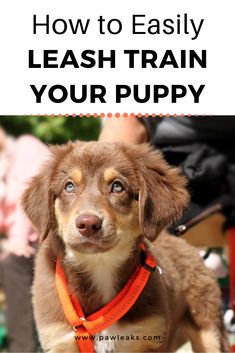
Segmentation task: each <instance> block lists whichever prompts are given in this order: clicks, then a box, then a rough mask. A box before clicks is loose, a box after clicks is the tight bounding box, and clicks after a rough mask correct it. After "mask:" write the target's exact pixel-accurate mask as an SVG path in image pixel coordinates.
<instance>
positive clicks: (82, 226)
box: [76, 214, 102, 237]
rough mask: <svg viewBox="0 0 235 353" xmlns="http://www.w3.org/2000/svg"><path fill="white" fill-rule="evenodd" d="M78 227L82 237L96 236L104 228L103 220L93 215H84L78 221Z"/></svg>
mask: <svg viewBox="0 0 235 353" xmlns="http://www.w3.org/2000/svg"><path fill="white" fill-rule="evenodd" d="M76 227H77V229H78V230H79V233H80V234H81V235H84V236H85V237H90V236H94V235H95V234H96V233H97V232H98V231H99V230H100V229H101V227H102V219H100V218H99V217H97V216H95V215H92V214H82V215H80V216H79V217H78V218H77V219H76Z"/></svg>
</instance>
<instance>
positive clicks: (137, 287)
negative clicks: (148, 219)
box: [55, 244, 156, 353]
mask: <svg viewBox="0 0 235 353" xmlns="http://www.w3.org/2000/svg"><path fill="white" fill-rule="evenodd" d="M141 247H142V248H145V246H144V244H142V245H141ZM145 254H146V259H145V263H144V264H143V265H139V266H138V267H137V269H136V270H135V272H134V273H133V275H132V276H131V278H130V280H129V281H128V282H127V284H126V285H125V286H124V288H123V289H122V290H121V292H120V293H119V294H118V295H117V296H116V297H115V298H114V299H113V300H112V301H111V302H110V303H108V304H107V305H105V306H104V307H103V308H101V309H100V310H98V311H97V312H95V313H93V314H91V315H89V316H87V317H86V318H85V315H84V312H83V310H82V307H81V305H80V303H79V301H78V298H77V297H76V295H75V294H70V291H69V288H68V284H67V280H66V277H65V273H64V271H63V268H62V266H61V264H60V261H59V259H57V262H56V276H55V278H56V290H57V293H58V296H59V300H60V303H61V305H62V308H63V312H64V315H65V317H66V320H67V321H68V323H69V324H70V325H71V326H72V327H73V329H74V330H75V337H76V342H77V344H78V346H79V350H80V351H81V352H82V353H83V352H92V353H93V352H94V345H93V342H92V339H91V337H90V336H91V335H95V334H97V333H99V332H101V331H102V330H104V329H106V328H108V327H109V326H111V325H112V324H114V323H115V322H116V321H118V320H119V319H120V318H121V317H123V316H124V315H125V314H126V313H127V312H128V311H129V310H130V308H131V307H132V306H133V305H134V303H135V302H136V300H137V299H138V297H139V296H140V294H141V292H142V290H143V289H144V287H145V285H146V283H147V281H148V279H149V276H150V274H151V272H153V271H154V269H155V267H156V260H155V259H154V258H153V256H152V255H150V254H149V253H147V252H146V253H145Z"/></svg>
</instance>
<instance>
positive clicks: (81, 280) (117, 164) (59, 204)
mask: <svg viewBox="0 0 235 353" xmlns="http://www.w3.org/2000/svg"><path fill="white" fill-rule="evenodd" d="M51 152H52V156H51V160H50V161H48V163H47V164H46V165H45V166H44V168H43V170H42V171H41V172H40V173H39V174H38V175H37V176H35V177H34V178H33V180H32V183H31V185H30V186H29V188H28V189H27V190H26V192H25V194H24V196H23V207H24V210H25V212H26V214H27V215H28V217H29V219H30V220H31V221H32V223H33V224H34V226H35V227H36V228H37V229H38V231H39V233H40V239H41V242H42V244H41V246H40V249H39V251H38V255H37V259H36V271H35V281H34V285H33V305H34V313H35V320H36V325H37V329H38V332H39V338H40V341H41V344H42V347H43V349H44V351H45V352H50V353H52V352H53V353H54V352H78V351H79V348H78V345H77V342H76V340H75V338H74V333H73V330H72V327H71V326H70V324H69V323H68V321H67V319H66V317H65V315H64V312H63V309H62V306H61V303H60V301H59V297H58V294H57V292H56V285H55V266H56V260H57V259H58V258H59V259H60V262H61V266H62V267H63V270H64V273H65V276H66V279H67V282H68V287H69V288H70V290H71V291H72V292H73V293H75V294H76V297H77V298H78V299H79V302H80V305H81V307H82V308H83V311H84V313H85V316H89V315H91V314H92V313H94V312H96V311H98V310H99V309H101V308H102V307H104V306H105V305H106V304H107V303H109V302H110V301H111V300H112V299H113V298H115V296H117V295H118V293H119V292H120V291H121V290H122V288H123V287H124V286H125V284H126V283H127V282H128V280H129V278H130V277H131V276H132V274H133V272H134V271H135V270H136V268H137V266H138V265H139V264H140V261H141V251H142V250H141V249H140V246H139V244H140V243H141V242H142V241H144V242H145V244H146V246H147V248H148V249H149V251H150V252H151V253H152V254H153V255H154V257H155V258H156V261H157V264H158V267H157V269H156V270H155V271H154V272H153V273H151V274H150V277H149V279H148V282H147V284H146V286H145V287H144V289H143V290H142V292H141V294H140V296H139V298H138V299H137V300H136V302H135V304H134V305H133V306H132V307H131V308H130V310H129V311H128V312H127V313H126V314H125V315H124V316H123V317H122V318H120V320H118V321H117V322H115V323H113V324H112V325H111V326H110V327H108V328H106V329H105V330H103V331H102V332H99V333H97V334H96V335H95V337H93V345H94V350H95V352H97V353H111V352H172V351H174V350H175V349H176V348H177V347H178V346H179V345H180V344H182V343H183V342H185V341H186V340H190V341H191V344H192V348H193V350H194V352H228V351H229V347H228V343H227V338H226V334H225V330H224V326H223V321H222V314H221V299H220V291H219V288H218V286H217V284H216V281H215V279H214V277H213V275H212V273H210V271H209V270H208V269H207V268H206V267H205V266H204V264H203V262H202V261H201V259H200V258H199V256H198V254H197V251H196V250H195V249H194V248H193V247H191V246H190V245H188V244H187V243H186V242H185V241H184V240H182V239H176V238H174V237H173V236H170V235H168V234H166V232H165V231H164V229H166V228H167V227H168V226H169V225H170V224H171V223H172V222H173V221H174V220H176V219H177V218H179V217H180V216H181V214H182V211H183V209H184V208H185V207H187V205H188V202H189V197H188V193H187V191H186V189H185V184H186V183H185V179H184V178H183V177H182V176H180V175H179V171H178V170H177V169H173V168H170V167H169V166H168V165H167V164H166V162H165V161H164V160H163V158H162V156H161V154H160V153H159V152H157V151H154V150H152V148H150V147H149V146H148V145H140V146H132V145H125V144H121V143H115V144H108V143H100V142H89V143H81V142H78V143H68V144H66V145H64V146H55V147H52V148H51ZM155 240H156V241H155ZM153 241H154V242H153Z"/></svg>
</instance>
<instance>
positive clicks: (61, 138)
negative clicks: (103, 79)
mask: <svg viewBox="0 0 235 353" xmlns="http://www.w3.org/2000/svg"><path fill="white" fill-rule="evenodd" d="M0 125H1V126H3V127H4V128H5V129H6V131H7V133H8V134H11V135H13V136H19V135H21V134H32V135H34V136H36V137H38V138H39V139H41V140H42V141H44V142H47V143H63V142H66V141H68V140H72V141H73V140H85V141H89V140H96V139H97V138H98V135H99V131H100V120H99V119H97V118H94V117H90V118H87V117H83V118H79V117H71V116H69V117H65V116H55V117H37V116H19V115H17V116H7V117H3V116H0Z"/></svg>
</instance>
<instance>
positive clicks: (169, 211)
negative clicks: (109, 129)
mask: <svg viewBox="0 0 235 353" xmlns="http://www.w3.org/2000/svg"><path fill="white" fill-rule="evenodd" d="M184 186H185V180H184V178H182V177H180V176H179V175H178V171H177V170H174V169H172V168H169V167H168V166H167V164H166V163H165V162H164V160H163V159H162V156H161V154H160V153H158V152H155V151H152V150H151V148H150V147H149V146H147V145H142V146H127V145H124V144H103V143H98V142H91V143H75V144H72V143H69V144H67V145H65V146H61V147H54V148H53V149H52V159H51V162H49V163H48V164H47V165H46V166H45V168H44V170H43V171H42V172H41V173H40V174H39V175H38V176H36V177H35V178H34V179H33V181H32V184H31V186H30V187H29V189H28V190H27V191H26V192H25V195H24V198H23V205H24V208H25V211H26V213H27V214H28V216H29V218H30V219H31V221H32V222H33V223H34V225H35V226H36V227H37V228H38V229H39V232H40V233H41V235H42V238H45V237H46V235H47V233H48V232H49V231H50V229H51V228H53V227H56V230H57V232H56V233H57V234H58V236H59V237H61V239H62V241H63V242H64V244H65V246H66V247H68V248H70V249H72V250H74V251H78V252H85V253H94V252H95V253H97V252H104V251H108V250H109V249H111V248H114V247H115V246H118V244H120V243H122V244H127V245H129V244H130V243H133V244H134V243H135V241H136V239H137V238H138V237H139V236H140V235H141V234H144V235H145V236H146V237H147V238H148V239H149V240H154V239H155V238H156V236H157V235H158V234H159V232H160V231H161V230H162V229H163V228H164V227H165V226H167V225H169V224H170V223H171V222H172V221H173V220H175V219H176V218H178V217H179V216H180V214H181V212H182V210H183V208H184V207H185V206H186V204H187V201H188V196H187V192H186V191H185V188H184Z"/></svg>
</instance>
